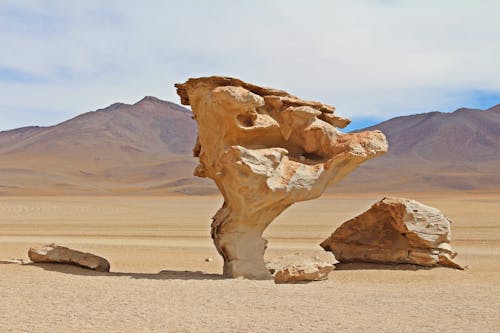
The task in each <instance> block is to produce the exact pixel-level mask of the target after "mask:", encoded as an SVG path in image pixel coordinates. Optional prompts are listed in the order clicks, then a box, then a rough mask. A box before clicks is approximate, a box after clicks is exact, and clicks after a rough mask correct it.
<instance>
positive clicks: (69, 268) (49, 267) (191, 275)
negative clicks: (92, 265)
mask: <svg viewBox="0 0 500 333" xmlns="http://www.w3.org/2000/svg"><path fill="white" fill-rule="evenodd" d="M25 265H29V266H35V267H39V268H41V269H43V270H46V271H50V272H58V273H63V274H71V275H80V276H118V277H129V278H131V279H148V280H223V279H225V277H224V276H222V275H221V274H211V273H205V272H201V271H175V270H162V271H160V272H158V273H126V272H96V271H93V270H90V269H85V268H82V267H78V266H74V265H66V264H49V263H44V264H41V263H29V264H25Z"/></svg>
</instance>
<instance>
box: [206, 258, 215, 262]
mask: <svg viewBox="0 0 500 333" xmlns="http://www.w3.org/2000/svg"><path fill="white" fill-rule="evenodd" d="M212 260H213V259H212V258H205V261H206V262H212Z"/></svg>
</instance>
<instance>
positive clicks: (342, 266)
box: [335, 262, 436, 271]
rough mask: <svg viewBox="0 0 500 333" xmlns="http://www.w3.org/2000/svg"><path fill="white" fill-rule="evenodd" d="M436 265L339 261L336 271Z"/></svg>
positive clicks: (425, 268)
mask: <svg viewBox="0 0 500 333" xmlns="http://www.w3.org/2000/svg"><path fill="white" fill-rule="evenodd" d="M433 268H436V267H428V266H419V265H412V264H375V263H364V262H352V263H337V264H335V270H336V271H355V270H385V271H420V270H429V269H433Z"/></svg>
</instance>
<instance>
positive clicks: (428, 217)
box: [321, 198, 462, 269]
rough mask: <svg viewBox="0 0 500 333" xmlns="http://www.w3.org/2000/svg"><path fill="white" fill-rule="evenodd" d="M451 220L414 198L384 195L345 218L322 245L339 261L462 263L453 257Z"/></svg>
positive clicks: (428, 263)
mask: <svg viewBox="0 0 500 333" xmlns="http://www.w3.org/2000/svg"><path fill="white" fill-rule="evenodd" d="M450 235H451V221H450V220H449V219H448V218H447V217H446V216H444V215H443V213H441V212H440V211H439V210H437V209H436V208H433V207H429V206H426V205H423V204H421V203H419V202H417V201H415V200H409V199H403V198H384V199H382V200H380V201H378V202H376V203H375V204H374V205H373V206H372V207H371V208H370V209H368V210H367V211H366V212H364V213H363V214H361V215H359V216H356V217H355V218H353V219H351V220H349V221H347V222H344V223H343V224H342V225H341V226H340V227H339V228H338V229H337V230H335V232H334V233H333V234H332V235H331V236H330V237H329V238H328V239H326V240H325V241H323V243H321V246H322V247H323V248H324V249H325V250H326V251H332V252H333V254H334V255H335V258H336V259H337V260H338V261H340V262H373V263H385V264H416V265H421V266H437V265H441V266H447V267H452V268H459V269H461V268H462V267H461V266H460V265H458V264H457V263H455V262H454V261H453V260H452V259H453V258H454V257H455V256H456V252H454V251H453V250H452V249H451V246H450V240H451V238H450Z"/></svg>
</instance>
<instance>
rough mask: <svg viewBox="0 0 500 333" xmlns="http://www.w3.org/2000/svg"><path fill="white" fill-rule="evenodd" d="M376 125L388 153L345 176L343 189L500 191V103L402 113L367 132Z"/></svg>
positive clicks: (341, 185)
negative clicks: (483, 108)
mask: <svg viewBox="0 0 500 333" xmlns="http://www.w3.org/2000/svg"><path fill="white" fill-rule="evenodd" d="M374 129H379V130H381V131H383V132H384V133H385V135H386V136H387V139H388V141H389V151H388V153H387V154H386V155H384V156H381V157H378V158H376V159H374V160H371V161H369V162H367V163H366V164H363V165H362V166H361V167H360V168H359V169H358V170H357V171H356V172H354V173H353V174H351V175H349V176H348V177H346V179H344V180H343V181H342V182H341V183H339V184H338V185H339V186H338V190H339V191H359V190H364V191H402V192H405V191H433V190H476V189H483V190H487V189H500V171H499V170H500V104H499V105H496V106H494V107H492V108H490V109H488V110H479V109H468V108H461V109H458V110H456V111H454V112H452V113H442V112H429V113H422V114H417V115H411V116H403V117H397V118H393V119H390V120H387V121H385V122H382V123H380V124H378V125H375V126H372V127H368V128H365V129H363V130H374ZM360 131H362V130H360Z"/></svg>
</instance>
